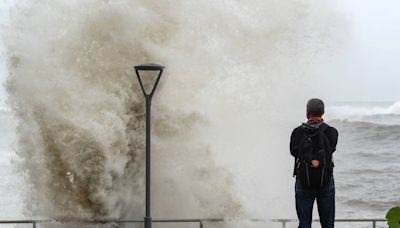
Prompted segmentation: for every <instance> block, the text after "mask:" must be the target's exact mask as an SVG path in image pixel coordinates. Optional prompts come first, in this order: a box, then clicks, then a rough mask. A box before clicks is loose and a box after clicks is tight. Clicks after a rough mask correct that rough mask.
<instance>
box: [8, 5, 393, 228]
mask: <svg viewBox="0 0 400 228" xmlns="http://www.w3.org/2000/svg"><path fill="white" fill-rule="evenodd" d="M15 5H16V7H12V9H11V10H10V17H9V21H8V22H7V25H6V26H4V36H3V39H4V46H5V51H4V56H3V57H4V59H5V61H7V72H5V73H7V74H8V78H7V83H6V87H7V92H8V102H9V103H10V109H12V110H13V112H14V113H15V114H16V116H15V118H13V117H11V115H10V112H7V111H5V112H3V114H2V115H3V120H2V122H3V124H2V129H3V130H2V131H1V132H2V134H4V141H3V142H4V150H3V154H4V156H2V158H3V159H4V166H3V168H4V173H8V174H9V175H6V176H4V178H5V179H4V181H3V183H4V186H5V187H4V188H3V189H4V190H3V192H4V197H5V198H6V199H5V200H4V202H5V203H7V202H8V203H7V205H5V206H4V207H3V208H2V210H4V213H2V215H4V216H6V217H7V218H15V217H24V216H25V217H28V218H31V217H40V218H60V217H62V218H67V219H74V218H84V219H93V218H129V219H132V218H142V217H143V206H144V200H143V195H144V165H143V164H144V153H143V152H144V106H143V102H144V100H143V95H142V93H141V91H140V88H139V86H138V84H137V81H136V78H135V75H134V72H133V70H132V66H133V65H135V64H140V63H144V62H157V63H161V64H164V65H166V66H167V68H166V71H165V73H164V76H163V78H162V79H161V81H160V85H159V87H158V89H157V93H156V94H155V97H154V102H153V105H154V108H153V123H154V125H153V145H152V146H153V147H152V148H153V151H152V152H153V160H152V163H153V167H154V169H153V170H152V171H153V179H152V180H153V188H152V190H153V191H152V196H153V217H155V218H193V217H234V218H238V217H245V218H248V217H258V218H265V219H270V218H293V217H295V211H294V203H293V202H294V192H293V184H294V180H293V178H291V173H292V165H293V159H292V158H291V157H290V155H289V152H288V140H289V136H290V132H291V130H292V129H293V128H294V127H295V126H296V125H298V124H299V123H300V122H301V121H304V119H303V118H304V105H303V104H305V102H306V101H307V99H308V98H309V97H311V96H316V94H318V95H320V94H323V91H318V88H317V87H315V86H314V85H313V84H312V83H309V82H310V81H311V80H317V79H319V77H318V75H319V73H318V72H321V69H318V66H319V65H320V64H319V63H321V62H327V61H332V59H330V58H331V56H334V55H335V54H336V53H335V51H336V50H338V49H340V48H336V43H337V42H338V40H340V38H338V37H337V35H338V34H345V32H344V31H346V26H342V25H341V22H342V21H341V20H340V19H339V18H342V17H341V15H340V14H339V15H338V14H337V13H336V12H335V10H334V5H333V4H331V1H327V0H324V1H321V0H305V1H301V2H299V1H287V2H286V1H275V0H268V1H266V0H254V1H252V4H248V2H247V1H244V0H237V1H229V0H228V1H214V0H204V1H195V0H174V1H154V2H153V1H147V0H135V1H128V0H115V1H114V0H113V1H109V0H102V1H98V0H87V1H78V0H71V1H53V0H40V1H30V0H20V1H18V2H15ZM177 9H179V10H177ZM339 36H340V35H339ZM282 104H285V105H282ZM391 105H393V104H378V105H376V104H338V105H336V104H335V105H334V106H332V107H330V108H329V110H332V111H328V114H329V115H331V117H329V115H328V116H327V120H328V121H329V123H332V124H333V125H335V126H336V125H337V127H338V129H339V131H340V132H341V136H342V135H343V136H345V135H346V134H350V136H347V137H345V139H343V141H341V143H343V144H340V147H339V148H338V152H337V155H338V156H337V166H338V173H337V175H338V176H337V179H338V180H337V182H338V185H339V186H341V185H342V186H343V187H342V188H343V189H344V190H343V192H339V193H338V211H342V212H344V213H345V214H343V217H348V216H350V215H351V216H352V215H353V214H347V213H350V212H352V211H353V208H352V207H353V206H356V205H357V204H355V203H354V202H351V200H348V199H346V198H345V197H348V196H349V197H350V196H351V195H352V194H348V193H350V192H351V189H353V188H351V187H350V188H349V186H348V184H349V183H350V184H354V186H358V185H355V183H354V181H355V180H359V178H357V177H354V176H353V173H352V172H353V170H352V169H353V168H354V167H355V165H352V164H351V163H350V164H348V162H349V161H351V159H347V158H348V156H347V155H350V154H351V153H352V152H355V151H354V150H353V148H352V147H350V148H347V149H346V145H353V144H352V143H353V141H357V140H358V139H359V138H357V137H359V135H360V133H359V132H353V131H352V130H353V129H354V127H350V128H347V125H346V123H348V122H350V123H351V124H353V123H355V124H357V123H359V122H360V121H364V122H368V121H369V122H371V121H372V122H373V124H382V123H383V122H379V123H377V120H376V119H379V118H381V119H385V121H389V122H388V123H389V125H390V124H393V123H394V122H393V120H394V119H395V117H394V118H392V119H390V118H391V117H393V116H391V117H389V116H390V115H392V114H391V113H393V112H391V111H389V113H387V112H384V111H385V110H386V111H387V110H395V109H396V105H394V106H391ZM356 106H357V107H356ZM378 106H379V107H378ZM353 108H355V109H354V110H356V111H354V110H353ZM349 110H350V111H351V112H350V111H349ZM357 110H358V111H357ZM365 110H367V111H369V110H372V111H371V113H369V112H366V111H365ZM382 110H384V111H382ZM350 114H351V115H350ZM377 115H378V116H379V115H383V116H380V117H377ZM363 118H367V119H363ZM368 118H372V119H373V120H368ZM374 118H375V119H374ZM346 119H348V120H346ZM354 121H358V122H354ZM390 121H392V122H390ZM386 124H387V123H386ZM361 125H362V124H361ZM363 137H364V136H362V137H361V138H363ZM352 138H354V140H353V141H352V140H350V139H352ZM346 140H350V141H346ZM362 145H364V144H362ZM374 145H375V144H374ZM353 146H355V145H353ZM341 147H343V148H341ZM356 149H359V146H358V145H356ZM354 157H356V156H355V155H354ZM355 160H356V159H355ZM341 161H343V162H341ZM356 161H359V160H356ZM343 170H344V171H343ZM340 175H342V177H341V176H340ZM352 178H353V179H352ZM346 188H347V190H346V191H345V189H346ZM370 188H371V187H370V186H368V189H370ZM9 189H13V191H10V190H9ZM342 193H344V194H343V195H340V194H342ZM364 193H365V194H367V193H368V192H362V193H359V194H357V196H358V197H360V195H363V194H364ZM353 195H354V194H353ZM369 197H371V196H369ZM357 200H359V201H360V198H359V199H357ZM387 200H389V199H387ZM357 202H358V201H357ZM364 202H366V201H364ZM386 202H388V201H386ZM361 204H362V203H361ZM382 207H383V206H382ZM8 208H14V209H15V210H14V209H13V210H12V213H14V214H12V213H11V214H10V213H9V212H8V211H7V210H8ZM358 209H359V208H358ZM358 213H359V214H357V215H358V216H357V217H359V216H369V215H370V214H371V215H372V214H373V215H374V216H379V217H381V216H382V215H383V214H384V212H382V210H381V209H373V208H369V207H366V206H365V205H364V207H362V210H360V211H358ZM368 213H370V214H368ZM379 213H380V214H379ZM339 215H340V216H342V214H340V213H339ZM263 226H264V227H265V224H264V225H263ZM49 227H53V226H49ZM55 227H58V226H55ZM66 227H68V226H66ZM69 227H71V228H75V227H76V226H74V225H71V226H69ZM162 227H163V228H165V227H167V226H162ZM170 227H171V228H178V227H177V226H176V225H171V226H170ZM209 227H217V225H214V226H211V225H210V226H209ZM218 227H220V226H218ZM227 227H230V228H231V227H234V226H233V224H228V225H227ZM236 227H240V228H245V227H252V228H253V227H255V226H254V225H243V224H241V225H237V226H236ZM268 227H272V225H271V226H268ZM179 228H180V227H179Z"/></svg>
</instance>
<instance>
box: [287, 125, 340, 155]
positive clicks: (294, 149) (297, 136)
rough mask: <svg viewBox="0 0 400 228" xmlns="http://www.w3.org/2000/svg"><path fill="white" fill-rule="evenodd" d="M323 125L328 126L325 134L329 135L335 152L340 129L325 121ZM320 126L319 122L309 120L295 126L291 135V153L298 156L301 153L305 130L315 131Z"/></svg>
mask: <svg viewBox="0 0 400 228" xmlns="http://www.w3.org/2000/svg"><path fill="white" fill-rule="evenodd" d="M323 125H326V126H327V129H326V130H325V134H326V136H327V137H328V140H329V143H330V146H331V149H332V153H333V152H335V150H336V145H337V141H338V131H337V130H336V128H334V127H331V126H329V125H328V124H326V123H323ZM319 126H322V125H318V122H308V123H307V124H302V125H301V126H299V127H297V128H295V129H294V130H293V132H292V135H291V136H290V154H291V155H292V156H293V157H295V158H297V157H298V154H299V148H300V146H301V142H302V140H303V134H304V131H308V132H309V133H312V132H313V131H317V130H318V128H319Z"/></svg>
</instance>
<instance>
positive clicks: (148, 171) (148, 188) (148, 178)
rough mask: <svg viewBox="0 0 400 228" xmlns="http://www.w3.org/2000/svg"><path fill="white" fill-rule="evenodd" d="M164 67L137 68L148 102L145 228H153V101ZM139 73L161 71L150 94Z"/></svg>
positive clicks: (153, 65)
mask: <svg viewBox="0 0 400 228" xmlns="http://www.w3.org/2000/svg"><path fill="white" fill-rule="evenodd" d="M163 70H164V66H162V65H158V64H141V65H137V66H135V71H136V75H137V78H138V80H139V83H140V88H141V89H142V91H143V95H144V97H145V100H146V217H145V218H144V227H145V228H151V224H152V219H151V99H152V98H153V95H154V92H155V90H156V88H157V85H158V82H159V80H160V78H161V75H162V73H163ZM139 71H159V73H158V76H157V79H156V82H155V83H154V85H153V88H152V89H151V92H150V93H147V92H146V90H145V88H144V85H143V81H142V79H141V77H140V74H139Z"/></svg>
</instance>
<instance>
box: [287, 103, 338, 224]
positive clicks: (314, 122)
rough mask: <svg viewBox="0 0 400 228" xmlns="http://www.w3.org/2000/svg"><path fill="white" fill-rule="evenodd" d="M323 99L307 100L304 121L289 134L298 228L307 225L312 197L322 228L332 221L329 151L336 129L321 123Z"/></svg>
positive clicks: (332, 199) (332, 186)
mask: <svg viewBox="0 0 400 228" xmlns="http://www.w3.org/2000/svg"><path fill="white" fill-rule="evenodd" d="M324 109H325V108H324V102H323V101H322V100H320V99H317V98H314V99H311V100H309V101H308V103H307V119H308V121H307V123H303V124H302V125H301V126H299V127H297V128H295V129H294V130H293V132H292V135H291V137H290V153H291V155H292V156H294V157H295V167H294V172H293V175H294V176H296V185H295V195H296V211H297V217H298V219H299V228H311V222H312V211H313V205H314V200H315V199H316V200H317V205H318V213H319V218H320V221H321V227H322V228H333V227H334V222H335V183H334V179H333V167H334V164H333V161H332V153H333V152H334V151H335V150H336V144H337V140H338V132H337V130H336V129H335V128H334V127H331V126H329V125H328V124H326V123H324V120H323V119H322V115H323V114H324Z"/></svg>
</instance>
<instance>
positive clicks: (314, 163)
mask: <svg viewBox="0 0 400 228" xmlns="http://www.w3.org/2000/svg"><path fill="white" fill-rule="evenodd" d="M318 166H319V161H318V160H311V167H314V168H317V167H318Z"/></svg>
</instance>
